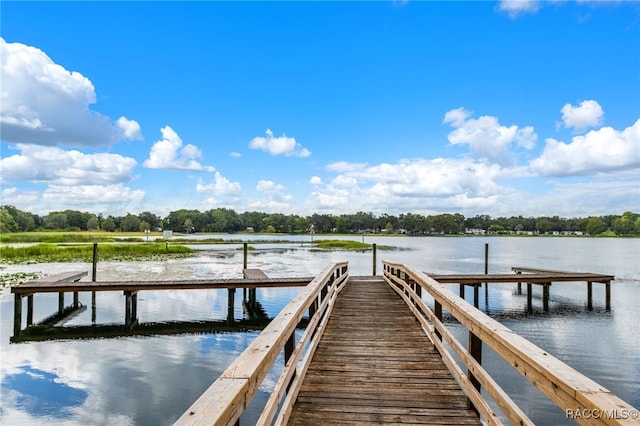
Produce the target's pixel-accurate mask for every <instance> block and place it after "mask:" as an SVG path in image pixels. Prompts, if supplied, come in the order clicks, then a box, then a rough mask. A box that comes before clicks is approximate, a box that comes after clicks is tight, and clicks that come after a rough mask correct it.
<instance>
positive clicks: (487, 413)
mask: <svg viewBox="0 0 640 426" xmlns="http://www.w3.org/2000/svg"><path fill="white" fill-rule="evenodd" d="M383 267H384V278H385V280H386V281H387V283H389V284H390V285H391V286H392V287H393V288H394V289H395V290H396V292H398V294H400V296H401V297H402V298H403V299H404V300H405V301H406V302H407V304H408V305H409V307H410V308H411V310H412V311H413V312H414V314H415V315H416V317H417V318H418V320H419V321H420V322H421V324H422V327H423V329H424V330H425V332H426V333H427V335H428V336H429V338H430V339H431V340H432V341H433V343H434V344H435V345H436V348H437V349H438V351H439V352H440V354H441V356H442V358H443V360H444V362H445V363H446V364H447V366H448V367H449V369H450V371H451V372H452V373H453V375H454V377H455V378H456V380H457V381H458V383H459V384H460V385H461V387H462V388H463V390H464V391H465V393H466V394H467V397H468V398H469V400H470V403H471V404H472V405H473V406H474V407H475V409H476V410H477V411H478V413H479V414H480V416H481V417H482V418H483V419H484V420H485V422H486V423H487V424H502V421H501V420H500V416H499V415H498V414H497V413H495V412H494V410H493V409H492V408H491V406H490V405H489V403H488V402H487V401H486V400H485V399H484V397H483V396H482V395H481V393H480V389H481V388H484V390H485V392H486V394H488V395H489V396H490V397H491V398H492V400H493V401H494V402H495V405H497V406H498V407H499V408H500V410H501V411H502V413H503V414H504V416H505V417H506V418H507V419H508V420H509V421H510V422H511V423H513V424H517V425H532V424H533V422H532V421H531V420H530V419H529V418H528V417H527V415H526V414H525V413H524V412H523V411H522V410H521V409H520V408H519V407H518V406H517V405H516V403H515V402H514V401H513V400H512V399H511V398H510V397H509V396H508V395H507V394H506V392H505V391H504V390H503V389H502V388H501V387H500V386H499V385H498V384H497V383H496V382H495V381H494V380H493V379H492V378H491V376H490V375H489V373H488V372H487V371H486V370H485V369H484V368H483V367H482V365H481V362H482V345H483V344H485V345H487V346H489V347H490V348H491V349H493V350H494V351H495V352H496V354H498V356H500V357H502V358H503V359H504V360H505V361H506V362H507V363H508V364H509V365H511V366H512V367H513V368H514V369H515V370H516V371H518V372H519V373H520V374H521V375H522V376H524V377H525V378H526V379H527V380H529V381H530V382H531V383H532V384H533V385H535V386H536V387H537V388H538V389H539V390H540V391H542V393H543V394H545V395H546V396H547V397H548V398H549V399H550V400H551V401H553V402H554V403H555V404H556V405H557V406H558V407H560V408H561V409H563V410H565V412H566V413H568V414H567V415H568V416H570V415H571V413H599V414H600V415H598V416H595V415H589V416H584V417H583V418H576V421H578V422H580V423H584V424H594V425H597V424H639V423H638V420H637V418H635V417H633V416H628V415H626V414H625V413H637V410H636V409H635V408H634V407H632V406H631V405H629V404H627V403H626V402H624V401H623V400H621V399H620V398H618V397H616V396H615V395H613V394H612V393H611V392H610V391H609V390H607V389H605V388H604V387H602V386H600V385H599V384H598V383H596V382H594V381H593V380H591V379H589V378H588V377H586V376H584V375H583V374H581V373H579V372H578V371H576V370H575V369H573V368H571V367H570V366H568V365H566V364H564V363H563V362H562V361H560V360H558V359H557V358H555V357H553V356H551V355H550V354H548V353H547V352H545V351H544V350H542V349H541V348H539V347H538V346H536V345H534V344H533V343H531V342H530V341H528V340H526V339H525V338H523V337H521V336H519V335H517V334H516V333H515V332H513V331H512V330H510V329H508V328H507V327H505V326H503V325H502V324H500V323H499V322H497V321H495V320H493V319H492V318H490V317H489V316H488V315H486V314H484V313H483V312H481V311H479V310H478V309H475V308H474V307H473V306H472V305H471V304H469V303H467V302H466V301H465V300H464V299H462V298H460V297H458V296H457V295H456V294H454V293H453V292H451V291H450V290H448V289H447V288H446V286H445V285H443V284H440V283H438V282H437V281H435V280H434V279H433V278H431V277H429V276H428V275H426V274H425V273H424V272H420V271H418V270H417V269H414V268H412V267H410V266H406V265H403V264H398V263H391V262H386V261H383ZM423 290H424V291H426V292H428V293H429V294H430V295H431V297H432V298H433V300H434V308H433V310H431V309H430V308H429V307H428V306H427V305H426V304H425V303H424V302H423V300H422V291H423ZM443 308H444V309H446V310H447V311H448V312H449V314H450V315H452V316H453V317H454V318H456V319H457V320H458V321H459V322H460V324H462V325H463V326H464V327H466V329H467V330H468V333H469V340H468V346H467V347H465V345H463V344H462V343H460V342H459V341H458V340H457V339H456V338H455V337H454V336H453V335H452V334H451V332H450V331H449V330H448V329H447V328H446V327H445V326H444V325H443V323H442V310H443ZM443 341H444V342H446V343H447V344H448V346H449V347H450V348H451V349H452V350H453V352H455V355H457V357H458V359H459V360H460V361H461V362H462V364H464V366H465V367H466V369H467V372H466V373H465V372H464V371H463V370H462V367H461V366H460V365H459V364H458V362H456V361H455V359H454V356H453V354H452V353H450V351H449V350H448V349H447V346H445V344H444V342H443Z"/></svg>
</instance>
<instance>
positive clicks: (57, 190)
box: [42, 184, 145, 208]
mask: <svg viewBox="0 0 640 426" xmlns="http://www.w3.org/2000/svg"><path fill="white" fill-rule="evenodd" d="M144 196H145V191H143V190H139V189H138V190H131V189H130V188H127V187H125V186H123V185H121V184H117V185H76V186H57V185H51V186H49V187H48V188H47V189H46V190H45V191H44V192H43V193H42V200H43V201H44V202H45V203H48V204H50V206H56V205H59V206H66V207H65V208H68V206H76V205H87V206H92V207H93V206H95V205H96V200H98V203H99V204H128V203H131V202H138V201H141V200H142V199H143V198H144Z"/></svg>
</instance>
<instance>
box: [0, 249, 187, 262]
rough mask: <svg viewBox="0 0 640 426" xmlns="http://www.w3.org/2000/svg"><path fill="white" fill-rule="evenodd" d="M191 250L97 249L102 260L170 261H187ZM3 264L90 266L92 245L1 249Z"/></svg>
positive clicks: (0, 255)
mask: <svg viewBox="0 0 640 426" xmlns="http://www.w3.org/2000/svg"><path fill="white" fill-rule="evenodd" d="M192 252H193V250H192V249H190V248H189V247H186V246H183V245H179V244H170V245H169V246H168V248H167V247H166V246H165V244H102V245H100V246H99V247H98V259H99V260H119V261H127V260H162V259H166V258H168V257H172V258H175V257H187V256H190V255H191V253H192ZM0 259H1V261H2V263H12V264H16V263H50V262H91V261H92V260H93V247H92V246H91V245H86V244H82V245H68V246H59V245H56V244H35V245H32V246H27V247H0Z"/></svg>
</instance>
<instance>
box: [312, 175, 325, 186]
mask: <svg viewBox="0 0 640 426" xmlns="http://www.w3.org/2000/svg"><path fill="white" fill-rule="evenodd" d="M309 183H310V184H311V185H322V184H323V182H322V179H321V178H320V176H311V179H309Z"/></svg>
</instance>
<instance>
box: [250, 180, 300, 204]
mask: <svg viewBox="0 0 640 426" xmlns="http://www.w3.org/2000/svg"><path fill="white" fill-rule="evenodd" d="M256 189H257V190H258V191H260V192H261V193H262V194H263V195H264V196H265V198H266V199H267V200H268V201H270V202H276V203H280V204H283V205H284V203H287V202H289V201H291V200H292V199H293V197H292V196H291V195H288V194H283V191H284V190H285V187H284V185H281V184H279V183H276V182H273V181H270V180H260V181H258V184H257V185H256ZM288 207H289V208H290V206H288Z"/></svg>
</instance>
